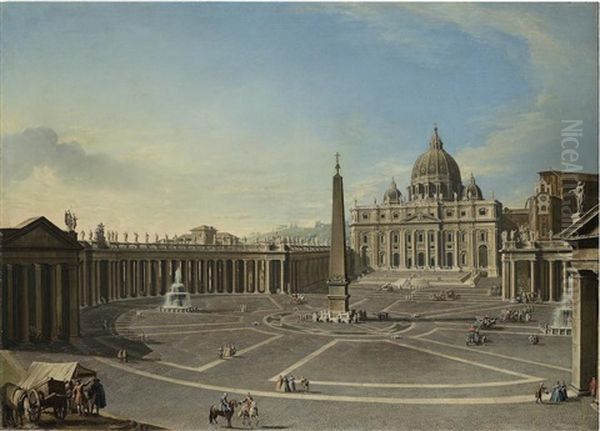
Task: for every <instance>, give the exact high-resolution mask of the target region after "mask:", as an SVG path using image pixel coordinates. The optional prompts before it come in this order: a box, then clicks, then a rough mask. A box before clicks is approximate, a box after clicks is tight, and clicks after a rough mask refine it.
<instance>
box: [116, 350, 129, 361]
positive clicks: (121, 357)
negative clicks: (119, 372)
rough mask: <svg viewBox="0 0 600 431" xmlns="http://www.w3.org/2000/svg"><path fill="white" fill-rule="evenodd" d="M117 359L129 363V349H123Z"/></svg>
mask: <svg viewBox="0 0 600 431" xmlns="http://www.w3.org/2000/svg"><path fill="white" fill-rule="evenodd" d="M117 359H118V360H119V361H121V362H129V355H128V354H127V349H121V350H119V351H118V352H117Z"/></svg>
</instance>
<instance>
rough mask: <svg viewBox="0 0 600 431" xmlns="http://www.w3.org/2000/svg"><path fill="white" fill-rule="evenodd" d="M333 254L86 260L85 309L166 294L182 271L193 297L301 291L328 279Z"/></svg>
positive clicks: (82, 291)
mask: <svg viewBox="0 0 600 431" xmlns="http://www.w3.org/2000/svg"><path fill="white" fill-rule="evenodd" d="M327 256H328V255H327V254H326V253H325V254H323V253H321V254H319V255H318V256H310V255H302V256H295V257H293V258H290V257H289V256H287V255H282V256H281V258H277V257H275V258H234V257H232V258H212V259H202V258H200V259H199V258H184V257H178V258H174V259H164V258H161V259H153V258H125V259H116V258H115V257H106V258H103V256H100V255H95V256H94V255H91V257H90V256H88V257H87V258H84V259H83V260H82V261H81V264H80V266H79V274H78V275H79V290H80V292H79V296H80V304H81V306H92V305H97V304H101V303H104V302H110V301H116V300H120V299H126V298H137V297H145V296H160V295H164V294H165V293H166V292H167V291H168V289H169V287H170V286H171V284H172V283H173V281H174V278H175V271H176V270H177V268H178V267H180V268H181V276H182V283H183V284H184V286H185V287H186V289H187V291H188V292H190V293H191V294H227V293H229V294H270V293H277V292H282V293H294V292H300V291H303V290H304V289H307V288H309V287H310V286H312V285H314V284H317V283H320V282H324V281H325V280H326V278H327V268H328V266H327V265H328V261H327Z"/></svg>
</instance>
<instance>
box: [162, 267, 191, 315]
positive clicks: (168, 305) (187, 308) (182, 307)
mask: <svg viewBox="0 0 600 431" xmlns="http://www.w3.org/2000/svg"><path fill="white" fill-rule="evenodd" d="M160 311H166V312H180V313H186V312H192V311H198V310H197V308H194V307H192V297H191V296H190V294H189V292H188V291H187V290H185V286H184V285H183V283H182V282H181V267H180V266H178V267H177V270H176V271H175V282H174V283H173V284H172V285H171V287H170V288H169V291H168V292H167V293H166V294H165V302H164V303H163V305H162V306H161V307H160Z"/></svg>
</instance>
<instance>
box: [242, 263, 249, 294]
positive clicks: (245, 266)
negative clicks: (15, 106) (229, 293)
mask: <svg viewBox="0 0 600 431" xmlns="http://www.w3.org/2000/svg"><path fill="white" fill-rule="evenodd" d="M243 262H244V264H243V265H242V266H243V267H244V278H243V281H244V293H248V291H249V289H248V261H247V260H246V259H244V260H243Z"/></svg>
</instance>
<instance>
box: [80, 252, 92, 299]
mask: <svg viewBox="0 0 600 431" xmlns="http://www.w3.org/2000/svg"><path fill="white" fill-rule="evenodd" d="M81 273H82V276H81V286H80V291H81V293H82V295H81V296H80V299H81V304H80V305H82V306H88V305H90V304H89V295H88V292H89V290H88V289H89V280H90V274H89V263H88V261H87V260H85V259H84V260H83V261H81Z"/></svg>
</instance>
